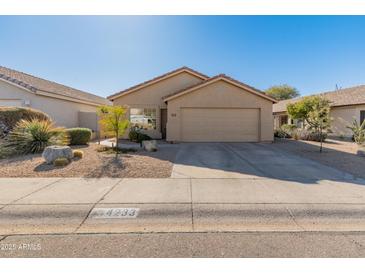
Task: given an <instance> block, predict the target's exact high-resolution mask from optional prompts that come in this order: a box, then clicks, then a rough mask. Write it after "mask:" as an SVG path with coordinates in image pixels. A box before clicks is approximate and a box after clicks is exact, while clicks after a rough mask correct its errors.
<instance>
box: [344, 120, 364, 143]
mask: <svg viewBox="0 0 365 274" xmlns="http://www.w3.org/2000/svg"><path fill="white" fill-rule="evenodd" d="M347 128H348V129H350V130H351V131H352V133H353V134H352V140H353V141H354V142H355V143H357V144H358V145H361V144H363V143H364V142H365V121H363V122H362V124H360V123H358V122H357V120H356V119H354V120H353V121H352V124H351V125H349V126H347Z"/></svg>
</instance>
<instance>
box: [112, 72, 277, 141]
mask: <svg viewBox="0 0 365 274" xmlns="http://www.w3.org/2000/svg"><path fill="white" fill-rule="evenodd" d="M108 99H109V100H111V101H112V102H113V104H114V105H121V106H126V107H127V108H128V116H129V119H130V122H131V124H132V125H133V126H136V127H138V128H140V129H142V130H143V131H145V132H146V133H147V134H148V135H150V136H151V137H153V138H166V140H167V141H171V142H271V141H273V115H272V106H273V103H275V102H276V101H275V99H273V98H271V97H269V96H267V95H265V94H264V93H263V92H261V91H259V90H257V89H255V88H253V87H251V86H248V85H246V84H244V83H241V82H239V81H237V80H234V79H232V78H231V77H228V76H226V75H224V74H220V75H217V76H214V77H208V76H206V75H204V74H202V73H200V72H197V71H195V70H193V69H190V68H188V67H182V68H179V69H176V70H174V71H171V72H168V73H166V74H164V75H161V76H158V77H156V78H154V79H151V80H149V81H146V82H143V83H141V84H138V85H136V86H133V87H131V88H128V89H126V90H123V91H120V92H118V93H115V94H113V95H111V96H109V97H108Z"/></svg>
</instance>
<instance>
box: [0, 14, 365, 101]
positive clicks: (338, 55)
mask: <svg viewBox="0 0 365 274" xmlns="http://www.w3.org/2000/svg"><path fill="white" fill-rule="evenodd" d="M0 65H2V66H7V67H10V68H14V69H17V70H21V71H24V72H28V73H30V74H33V75H36V76H40V77H43V78H46V79H49V80H53V81H56V82H60V83H63V84H66V85H69V86H72V87H75V88H79V89H82V90H85V91H89V92H92V93H95V94H98V95H100V96H108V95H110V94H112V93H114V92H117V91H119V90H122V89H124V88H127V87H129V86H132V85H134V84H138V83H139V82H142V81H145V80H148V79H150V78H153V77H155V76H158V75H160V74H163V73H165V72H168V71H170V70H173V69H175V68H178V67H180V66H184V65H186V66H189V67H191V68H193V69H196V70H198V71H201V72H202V73H205V74H208V75H210V76H214V75H216V74H219V73H225V74H228V75H230V76H231V77H233V78H236V79H238V80H240V81H243V82H245V83H247V84H249V85H252V86H254V87H256V88H259V89H262V90H264V89H266V88H268V87H270V86H272V85H276V84H284V83H286V84H289V85H292V86H295V87H296V88H297V89H298V90H299V91H300V92H301V94H310V93H316V92H321V91H327V90H333V89H334V88H335V85H336V84H338V85H339V86H340V87H349V86H355V85H359V84H365V16H362V17H361V16H360V17H351V16H168V17H166V16H114V17H111V16H61V17H54V16H46V17H36V16H33V17H32V16H28V17H22V16H0Z"/></svg>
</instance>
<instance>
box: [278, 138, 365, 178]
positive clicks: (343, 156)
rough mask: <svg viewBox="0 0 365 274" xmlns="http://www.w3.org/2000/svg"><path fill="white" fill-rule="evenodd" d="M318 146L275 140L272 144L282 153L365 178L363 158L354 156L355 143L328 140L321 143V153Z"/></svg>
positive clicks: (301, 142)
mask: <svg viewBox="0 0 365 274" xmlns="http://www.w3.org/2000/svg"><path fill="white" fill-rule="evenodd" d="M319 145H320V144H319V143H318V142H312V141H302V140H300V141H295V140H288V139H276V140H275V143H274V146H276V147H279V148H280V149H281V150H283V151H287V152H290V153H294V154H296V155H298V156H302V157H306V158H309V159H311V160H315V161H318V162H320V163H322V164H324V165H327V166H331V167H334V168H336V169H338V170H342V171H345V172H347V173H350V174H353V175H355V176H357V177H361V178H365V157H360V156H358V155H356V152H357V145H356V144H355V143H352V142H346V141H339V140H330V139H328V140H326V142H324V143H323V152H322V153H319Z"/></svg>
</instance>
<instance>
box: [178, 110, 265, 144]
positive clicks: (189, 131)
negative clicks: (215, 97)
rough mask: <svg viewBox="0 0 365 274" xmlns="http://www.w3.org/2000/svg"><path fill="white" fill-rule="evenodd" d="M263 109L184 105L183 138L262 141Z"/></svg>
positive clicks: (217, 140) (210, 140)
mask: <svg viewBox="0 0 365 274" xmlns="http://www.w3.org/2000/svg"><path fill="white" fill-rule="evenodd" d="M259 118H260V110H259V109H257V108H256V109H248V108H181V141H183V142H258V141H259Z"/></svg>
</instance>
